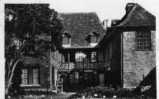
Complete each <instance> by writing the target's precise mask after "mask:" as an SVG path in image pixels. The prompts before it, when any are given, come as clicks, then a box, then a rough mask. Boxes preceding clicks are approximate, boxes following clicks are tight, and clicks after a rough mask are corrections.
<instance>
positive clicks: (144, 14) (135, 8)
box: [117, 3, 156, 27]
mask: <svg viewBox="0 0 159 99" xmlns="http://www.w3.org/2000/svg"><path fill="white" fill-rule="evenodd" d="M155 25H156V18H155V16H154V15H152V14H151V13H149V12H148V11H146V10H145V9H144V8H143V7H141V6H140V5H139V4H137V3H128V4H127V6H126V14H125V16H124V17H123V18H122V19H121V21H120V22H119V23H118V24H117V26H119V27H140V26H150V27H151V26H155Z"/></svg>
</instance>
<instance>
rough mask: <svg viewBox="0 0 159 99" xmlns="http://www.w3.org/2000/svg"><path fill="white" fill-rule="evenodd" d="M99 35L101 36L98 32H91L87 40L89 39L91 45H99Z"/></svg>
mask: <svg viewBox="0 0 159 99" xmlns="http://www.w3.org/2000/svg"><path fill="white" fill-rule="evenodd" d="M98 37H99V34H97V33H96V32H91V33H90V34H89V35H88V36H87V38H86V40H87V41H88V43H89V45H90V46H96V45H97V41H98Z"/></svg>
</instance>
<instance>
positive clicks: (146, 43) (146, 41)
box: [135, 30, 152, 51]
mask: <svg viewBox="0 0 159 99" xmlns="http://www.w3.org/2000/svg"><path fill="white" fill-rule="evenodd" d="M139 33H140V34H139ZM143 34H144V35H143ZM139 37H140V38H139ZM141 37H142V38H141ZM139 44H140V45H139ZM139 46H140V47H139ZM135 50H136V51H152V38H151V31H148V30H147V31H137V32H135Z"/></svg>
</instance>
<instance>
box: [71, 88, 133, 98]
mask: <svg viewBox="0 0 159 99" xmlns="http://www.w3.org/2000/svg"><path fill="white" fill-rule="evenodd" d="M95 94H97V96H94V95H95ZM82 95H85V96H86V97H89V96H93V97H99V98H101V97H103V96H106V97H113V96H117V97H135V96H136V95H135V94H134V93H133V92H132V90H130V89H124V88H119V89H114V88H108V87H103V86H96V87H89V88H86V89H84V90H81V91H79V92H78V93H77V94H76V95H74V96H73V97H76V96H77V97H79V96H82Z"/></svg>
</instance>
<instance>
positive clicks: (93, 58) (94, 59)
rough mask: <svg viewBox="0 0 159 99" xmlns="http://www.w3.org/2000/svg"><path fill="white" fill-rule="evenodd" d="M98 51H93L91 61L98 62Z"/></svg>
mask: <svg viewBox="0 0 159 99" xmlns="http://www.w3.org/2000/svg"><path fill="white" fill-rule="evenodd" d="M96 56H97V55H96V52H91V62H96Z"/></svg>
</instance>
